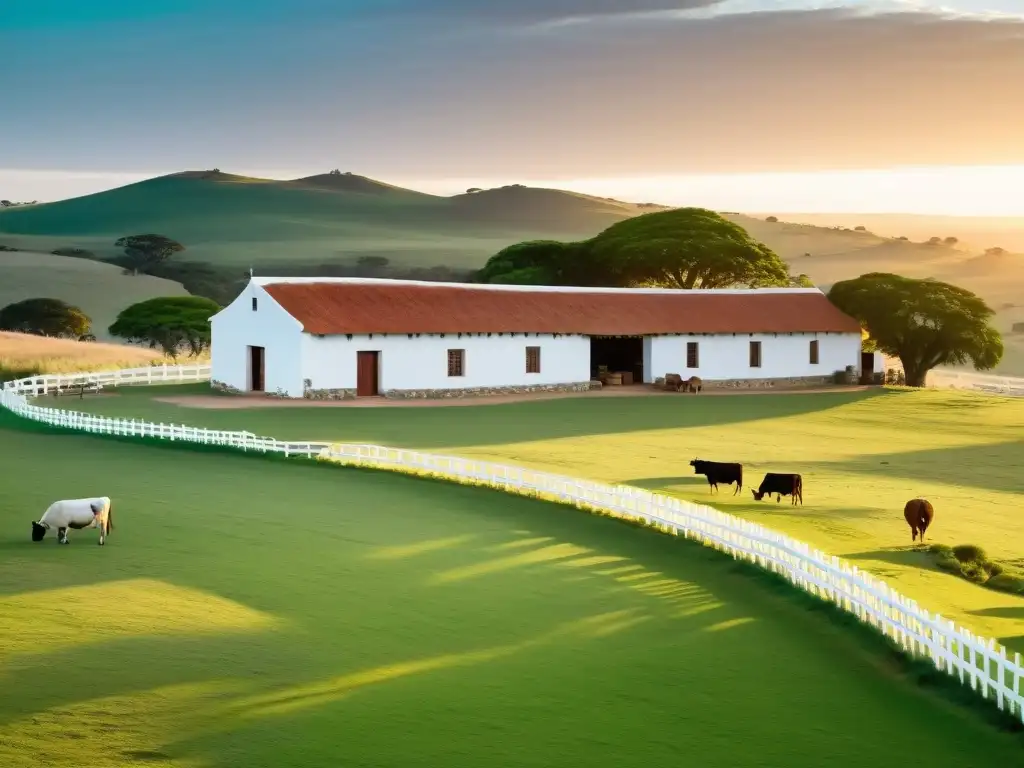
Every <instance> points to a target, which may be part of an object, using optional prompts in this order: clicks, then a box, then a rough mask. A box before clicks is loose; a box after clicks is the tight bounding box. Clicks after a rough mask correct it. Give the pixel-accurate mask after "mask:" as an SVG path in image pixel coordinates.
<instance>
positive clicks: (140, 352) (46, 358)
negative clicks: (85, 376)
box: [0, 331, 192, 381]
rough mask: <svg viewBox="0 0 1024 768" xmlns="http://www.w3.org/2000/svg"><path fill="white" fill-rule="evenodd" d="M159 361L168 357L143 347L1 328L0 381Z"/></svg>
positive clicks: (129, 366) (140, 364) (165, 360)
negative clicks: (51, 336) (30, 333)
mask: <svg viewBox="0 0 1024 768" xmlns="http://www.w3.org/2000/svg"><path fill="white" fill-rule="evenodd" d="M161 362H170V360H169V359H168V358H166V357H165V356H164V355H163V354H162V353H160V352H158V351H156V350H152V349H145V348H142V347H130V346H126V345H122V344H101V343H99V342H86V341H73V340H71V339H53V338H47V337H44V336H32V335H29V334H24V333H10V332H8V331H0V381H9V380H11V379H19V378H24V377H25V376H38V375H39V374H43V373H75V372H78V371H99V370H110V369H113V368H138V367H141V366H145V365H150V364H152V363H161ZM188 362H192V361H191V360H189V361H188Z"/></svg>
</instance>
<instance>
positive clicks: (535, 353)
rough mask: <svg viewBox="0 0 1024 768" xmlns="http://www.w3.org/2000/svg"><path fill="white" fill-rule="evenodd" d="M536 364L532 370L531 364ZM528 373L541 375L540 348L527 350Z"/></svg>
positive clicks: (535, 347)
mask: <svg viewBox="0 0 1024 768" xmlns="http://www.w3.org/2000/svg"><path fill="white" fill-rule="evenodd" d="M531 362H532V363H535V365H534V366H533V367H532V368H531V366H530V363H531ZM526 372H527V373H529V374H537V373H540V347H539V346H533V347H527V348H526Z"/></svg>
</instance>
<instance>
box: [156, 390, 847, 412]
mask: <svg viewBox="0 0 1024 768" xmlns="http://www.w3.org/2000/svg"><path fill="white" fill-rule="evenodd" d="M865 389H867V387H860V386H850V387H840V386H835V387H815V388H808V387H800V388H792V389H729V390H725V389H722V390H709V391H707V392H701V393H700V394H699V395H693V394H689V395H688V394H684V393H681V392H665V391H663V390H660V389H655V388H654V387H643V386H634V387H622V388H621V389H620V388H608V389H598V390H593V391H590V392H538V393H534V394H524V395H490V396H481V397H451V398H439V399H436V400H428V399H425V398H424V399H409V400H388V399H386V398H383V397H363V398H359V399H356V400H297V399H296V400H292V399H285V398H277V397H263V396H252V395H236V396H231V395H182V396H179V397H156V398H153V399H154V400H155V401H157V402H160V403H168V404H170V405H180V406H182V407H184V408H199V409H206V410H233V409H245V408H436V407H449V406H468V405H501V404H504V403H525V402H535V401H538V400H564V399H566V398H571V397H586V398H616V397H728V396H734V395H810V394H820V393H823V392H860V391H862V390H865Z"/></svg>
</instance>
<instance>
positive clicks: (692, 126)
mask: <svg viewBox="0 0 1024 768" xmlns="http://www.w3.org/2000/svg"><path fill="white" fill-rule="evenodd" d="M214 5H215V7H211V6H214ZM0 48H2V49H3V50H4V51H5V54H6V55H5V59H6V60H7V61H8V65H7V66H5V67H4V68H3V69H2V70H0V93H3V94H4V108H3V109H2V110H0V197H3V198H7V199H18V200H29V199H39V200H55V199H61V198H66V197H72V196H76V195H79V194H87V193H90V192H95V191H99V190H101V189H107V188H111V187H115V186H119V185H121V184H124V183H130V182H133V181H137V180H140V179H142V178H146V177H149V176H153V175H159V174H161V173H168V172H174V171H178V170H186V169H198V168H212V167H218V168H221V169H222V170H225V171H230V172H234V173H243V174H252V175H261V176H271V177H278V178H281V177H288V176H291V177H295V176H301V175H308V174H312V173H317V172H324V171H326V170H329V169H330V168H335V167H339V168H341V169H342V170H352V171H354V172H356V173H363V174H366V175H370V176H374V177H376V178H380V179H383V180H386V181H388V182H390V183H395V184H401V185H404V186H410V187H413V188H416V189H421V190H423V191H428V192H437V193H442V194H451V193H455V192H459V191H463V190H464V189H465V188H466V187H468V186H496V185H499V184H504V183H524V184H529V185H531V186H558V187H562V188H569V189H574V190H577V191H580V192H588V193H591V194H598V195H603V196H610V197H618V198H622V199H628V200H635V201H652V202H660V203H666V204H670V205H686V204H689V205H705V206H707V207H713V208H719V209H732V210H770V211H777V212H780V213H782V212H787V211H805V212H815V211H822V212H824V211H850V212H853V211H866V212H879V213H882V212H907V213H924V214H947V215H989V216H1024V195H1021V194H1020V190H1021V189H1024V141H1022V140H1021V128H1020V126H1021V125H1024V2H1021V0H948V1H943V2H939V0H934V2H933V1H932V0H492V1H491V2H488V3H480V2H477V1H476V0H431V1H430V2H423V1H422V0H372V2H371V0H349V2H328V1H327V0H291V2H290V3H287V4H284V3H279V2H275V1H273V0H247V1H246V0H220V2H218V3H216V4H213V3H207V2H202V0H149V2H147V3H145V4H139V3H132V2H129V0H95V1H94V2H92V3H89V4H82V3H79V2H75V1H74V0H36V1H35V2H33V3H8V4H4V5H3V6H0ZM72 74H73V76H72ZM266 168H272V169H278V170H276V171H274V170H271V171H259V170H257V169H266ZM153 169H160V170H153Z"/></svg>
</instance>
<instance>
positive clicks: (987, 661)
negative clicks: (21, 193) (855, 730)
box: [0, 366, 1024, 721]
mask: <svg viewBox="0 0 1024 768" xmlns="http://www.w3.org/2000/svg"><path fill="white" fill-rule="evenodd" d="M203 369H205V370H203ZM145 370H147V369H134V370H132V371H118V372H110V373H107V374H89V375H95V376H100V377H103V378H102V381H103V383H104V384H106V385H110V386H117V385H120V384H122V383H133V384H139V383H148V382H149V381H152V382H153V383H165V382H172V381H185V380H189V381H196V380H201V379H200V377H202V376H209V371H208V366H181V367H179V368H178V370H174V369H173V367H171V366H168V367H167V368H164V369H162V370H161V369H160V368H157V369H155V370H156V371H157V373H155V374H148V375H145V374H141V373H139V372H140V371H145ZM57 378H61V379H62V380H63V381H65V382H66V380H67V379H68V378H69V377H45V376H44V377H36V378H33V379H23V380H20V381H16V382H8V383H7V384H6V385H5V386H4V388H3V390H2V391H0V405H2V406H3V407H4V408H7V409H9V410H11V411H13V412H14V413H17V414H19V415H21V416H23V417H26V418H29V419H33V420H36V421H40V422H45V423H47V424H52V425H54V426H57V427H66V428H69V429H76V430H84V431H87V432H94V433H103V434H111V435H126V436H134V437H155V438H160V439H165V440H173V441H187V442H194V443H203V444H207V445H224V446H232V447H234V448H240V449H243V450H252V451H258V452H262V453H279V454H283V455H285V456H306V457H316V458H319V459H321V460H325V461H331V462H335V463H338V464H342V465H355V466H364V467H374V468H378V469H390V470H394V471H401V472H410V473H414V474H426V475H433V476H438V477H444V478H448V479H452V480H457V481H461V482H467V483H473V484H480V485H487V486H492V487H495V488H500V489H502V490H505V491H507V492H510V493H516V494H520V495H527V496H539V497H541V498H546V499H552V500H557V501H561V502H564V503H568V504H573V505H576V506H579V507H582V508H590V509H596V510H599V511H601V512H604V513H605V514H609V515H612V516H615V517H619V518H623V519H630V520H639V521H643V522H644V523H646V524H647V525H651V526H654V527H657V528H659V529H661V530H663V531H665V532H668V533H672V534H674V535H677V536H684V537H686V538H688V539H693V540H696V541H699V542H700V543H702V544H704V545H705V546H710V547H714V548H715V549H718V550H721V551H723V552H726V553H728V554H730V555H731V556H732V557H733V558H735V559H738V560H745V561H747V562H750V563H755V564H757V565H759V566H760V567H762V568H764V569H766V570H769V571H772V572H775V573H777V574H781V575H782V576H784V577H785V578H786V579H788V580H789V581H790V582H791V583H792V584H793V585H794V586H796V587H798V588H800V589H803V590H804V591H806V592H809V593H811V594H814V595H816V596H818V597H819V598H821V599H823V600H827V601H830V602H832V603H833V604H835V605H836V606H838V607H839V608H840V609H842V610H844V611H847V612H848V613H851V614H853V615H855V616H856V617H857V618H858V619H860V620H861V621H862V622H864V623H866V624H869V625H870V626H872V627H874V628H876V629H877V630H878V631H879V632H881V633H883V634H884V635H886V636H887V637H889V638H891V639H892V640H893V641H894V642H895V643H897V644H898V645H899V646H900V647H901V648H902V649H903V650H904V651H905V652H906V653H908V654H910V655H911V656H914V657H917V658H924V659H930V660H931V662H932V663H933V664H934V665H935V667H936V669H938V670H941V671H944V672H946V673H947V674H949V675H951V676H954V677H958V678H959V680H960V682H961V683H962V684H964V685H969V686H970V687H971V689H972V690H973V691H975V692H976V693H977V694H978V695H980V696H983V697H985V698H986V699H994V700H995V703H996V704H997V705H998V706H999V708H1000V709H1002V710H1005V711H1009V712H1011V713H1012V714H1014V715H1016V716H1017V717H1018V718H1020V719H1021V720H1022V721H1024V696H1022V693H1021V678H1022V677H1024V666H1022V663H1021V657H1020V654H1014V655H1013V658H1012V659H1011V658H1009V657H1008V655H1007V651H1006V648H1005V647H1003V646H1001V645H997V644H996V642H995V640H991V639H985V638H981V637H977V636H975V635H974V634H972V633H971V632H970V631H969V630H967V629H965V628H963V627H958V626H956V624H955V623H954V622H952V621H949V620H947V619H944V618H942V617H941V616H939V615H932V614H931V613H929V612H928V611H926V610H925V609H923V608H922V607H920V606H919V605H918V604H917V602H916V601H914V600H911V599H909V598H907V597H904V596H903V595H901V594H899V593H898V592H896V591H895V590H893V589H891V588H890V587H888V586H887V585H886V584H885V582H884V581H881V580H879V579H876V578H875V577H874V576H872V575H871V574H869V573H866V572H865V571H862V570H860V569H858V568H857V567H855V566H852V565H850V564H849V563H847V562H845V561H842V560H840V559H839V558H837V557H834V556H831V555H828V554H825V553H824V552H821V551H819V550H816V549H813V548H812V547H811V546H810V545H808V544H805V543H803V542H801V541H797V540H795V539H792V538H790V537H788V536H785V535H783V534H781V533H777V532H775V531H772V530H770V529H768V528H765V527H763V526H761V525H757V524H755V523H751V522H748V521H746V520H742V519H740V518H737V517H734V516H732V515H728V514H726V513H724V512H721V511H719V510H717V509H714V508H712V507H708V506H705V505H703V504H693V503H691V502H688V501H683V500H681V499H677V498H673V497H670V496H663V495H660V494H656V493H651V492H650V491H646V490H643V489H640V488H634V487H632V486H623V485H616V486H611V485H606V484H603V483H597V482H593V481H589V480H579V479H576V478H571V477H562V476H559V475H554V474H550V473H547V472H540V471H536V470H531V469H527V468H523V467H512V466H504V465H501V464H494V463H490V462H486V461H477V460H474V459H467V458H459V457H455V456H438V455H433V454H427V453H420V452H418V451H411V450H404V449H398V448H386V447H383V446H377V445H352V444H344V443H336V444H327V443H308V442H287V441H281V440H275V439H273V438H269V437H259V436H257V435H254V434H253V433H251V432H230V431H222V430H209V429H200V428H195V427H188V426H184V425H176V424H154V423H151V422H147V421H142V420H135V419H112V418H107V417H103V416H94V415H91V414H86V413H78V412H74V411H67V410H63V409H57V408H46V407H40V406H36V405H32V404H30V403H29V402H28V399H27V397H26V395H27V394H41V393H43V392H45V391H47V387H52V386H54V385H55V379H57ZM70 378H73V377H70ZM74 383H77V382H74Z"/></svg>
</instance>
